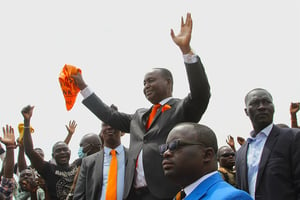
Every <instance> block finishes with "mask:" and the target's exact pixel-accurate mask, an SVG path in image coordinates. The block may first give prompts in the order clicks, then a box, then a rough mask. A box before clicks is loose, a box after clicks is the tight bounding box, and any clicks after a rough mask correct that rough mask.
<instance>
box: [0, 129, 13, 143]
mask: <svg viewBox="0 0 300 200" xmlns="http://www.w3.org/2000/svg"><path fill="white" fill-rule="evenodd" d="M2 129H3V137H0V141H1V142H2V143H3V144H5V145H6V146H9V145H15V144H16V143H15V133H14V129H13V127H11V126H8V125H6V127H3V128H2Z"/></svg>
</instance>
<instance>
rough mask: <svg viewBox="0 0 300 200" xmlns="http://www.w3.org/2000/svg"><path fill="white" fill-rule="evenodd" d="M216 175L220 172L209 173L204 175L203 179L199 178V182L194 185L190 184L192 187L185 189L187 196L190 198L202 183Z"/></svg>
mask: <svg viewBox="0 0 300 200" xmlns="http://www.w3.org/2000/svg"><path fill="white" fill-rule="evenodd" d="M216 173H218V171H214V172H211V173H209V174H206V175H204V176H202V177H201V178H199V179H198V180H196V181H195V182H194V183H192V184H190V185H188V186H186V187H185V188H184V192H185V194H186V196H188V195H189V194H190V193H191V192H192V191H193V190H194V189H195V188H196V187H197V186H198V185H199V184H200V183H202V182H203V181H204V180H205V179H207V178H208V177H210V176H212V175H214V174H216Z"/></svg>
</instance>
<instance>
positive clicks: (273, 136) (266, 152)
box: [255, 125, 280, 189]
mask: <svg viewBox="0 0 300 200" xmlns="http://www.w3.org/2000/svg"><path fill="white" fill-rule="evenodd" d="M279 132H280V129H279V128H278V127H277V126H275V125H274V126H273V128H272V130H271V132H270V135H269V136H268V138H267V141H266V143H265V146H264V148H263V152H262V155H261V159H260V162H259V166H258V172H257V178H256V186H255V188H256V189H257V188H258V186H259V183H260V180H261V178H262V175H263V173H264V170H265V167H266V163H267V161H268V160H269V157H270V154H271V152H272V149H273V147H274V145H275V144H276V142H277V136H278V135H279Z"/></svg>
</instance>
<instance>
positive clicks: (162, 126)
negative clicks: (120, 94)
mask: <svg viewBox="0 0 300 200" xmlns="http://www.w3.org/2000/svg"><path fill="white" fill-rule="evenodd" d="M185 65H186V71H187V76H188V81H189V86H190V93H189V94H188V95H187V96H186V97H185V98H184V99H178V98H173V99H171V100H170V101H169V102H168V104H169V105H170V106H171V109H169V110H166V111H164V112H163V113H162V112H161V109H159V110H158V111H157V114H156V117H155V118H154V120H153V122H152V124H151V126H150V128H149V129H148V130H146V129H145V125H146V121H147V118H148V116H149V113H150V111H151V108H150V109H145V108H141V109H138V110H137V111H136V112H135V113H134V114H126V113H121V112H117V111H114V110H112V109H111V108H110V107H109V106H108V105H106V104H105V103H103V102H102V101H101V100H100V98H99V97H97V96H96V95H95V94H92V95H91V96H89V97H88V98H86V99H84V100H83V104H84V105H85V106H87V107H88V109H90V110H91V111H92V112H93V113H94V114H95V115H96V116H97V117H98V118H99V119H101V120H102V121H104V122H105V123H107V124H109V125H111V126H112V127H114V128H116V129H119V130H121V131H123V132H126V133H130V147H129V154H128V165H127V168H126V175H125V190H124V197H125V198H126V197H127V196H128V194H129V192H130V189H131V188H132V186H133V181H134V174H135V166H136V161H137V157H138V154H139V152H140V151H141V149H143V167H144V172H145V178H146V182H147V186H148V188H149V190H150V192H151V194H153V195H154V196H156V197H157V198H170V199H172V197H174V196H175V194H176V193H177V192H178V191H179V190H180V188H179V187H178V186H175V185H174V184H173V183H172V182H171V181H169V180H168V179H167V178H166V177H165V176H164V172H163V168H162V156H161V155H160V154H159V151H158V146H159V145H160V144H163V143H165V142H166V138H167V136H168V134H169V131H170V130H171V129H172V128H173V127H174V126H175V125H176V124H178V123H180V122H187V121H190V122H199V120H200V118H201V116H202V115H203V113H204V112H205V110H206V108H207V105H208V102H209V98H210V87H209V83H208V80H207V77H206V74H205V71H204V68H203V65H202V63H201V61H200V58H199V57H198V62H197V63H193V64H185Z"/></svg>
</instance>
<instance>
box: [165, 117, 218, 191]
mask: <svg viewBox="0 0 300 200" xmlns="http://www.w3.org/2000/svg"><path fill="white" fill-rule="evenodd" d="M197 134H198V133H196V131H195V130H194V128H193V125H190V124H188V123H185V124H180V125H177V126H175V127H174V128H173V129H172V130H171V131H170V133H169V136H168V138H167V141H166V144H168V143H170V142H172V141H174V140H177V139H180V140H184V141H186V142H193V143H195V142H197V143H202V141H201V140H199V139H198V136H197ZM162 165H163V169H164V172H165V175H166V176H167V177H168V178H170V179H171V180H172V181H173V182H174V183H176V184H178V185H180V186H181V187H182V188H184V187H186V186H187V185H190V184H191V183H193V182H195V181H196V180H197V179H199V178H200V177H202V176H204V175H206V174H208V173H210V172H213V171H216V170H217V160H216V155H215V153H214V150H213V148H211V147H204V146H202V145H187V146H182V147H180V148H178V149H177V150H175V151H174V152H171V151H170V150H167V151H165V152H164V154H163V162H162Z"/></svg>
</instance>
